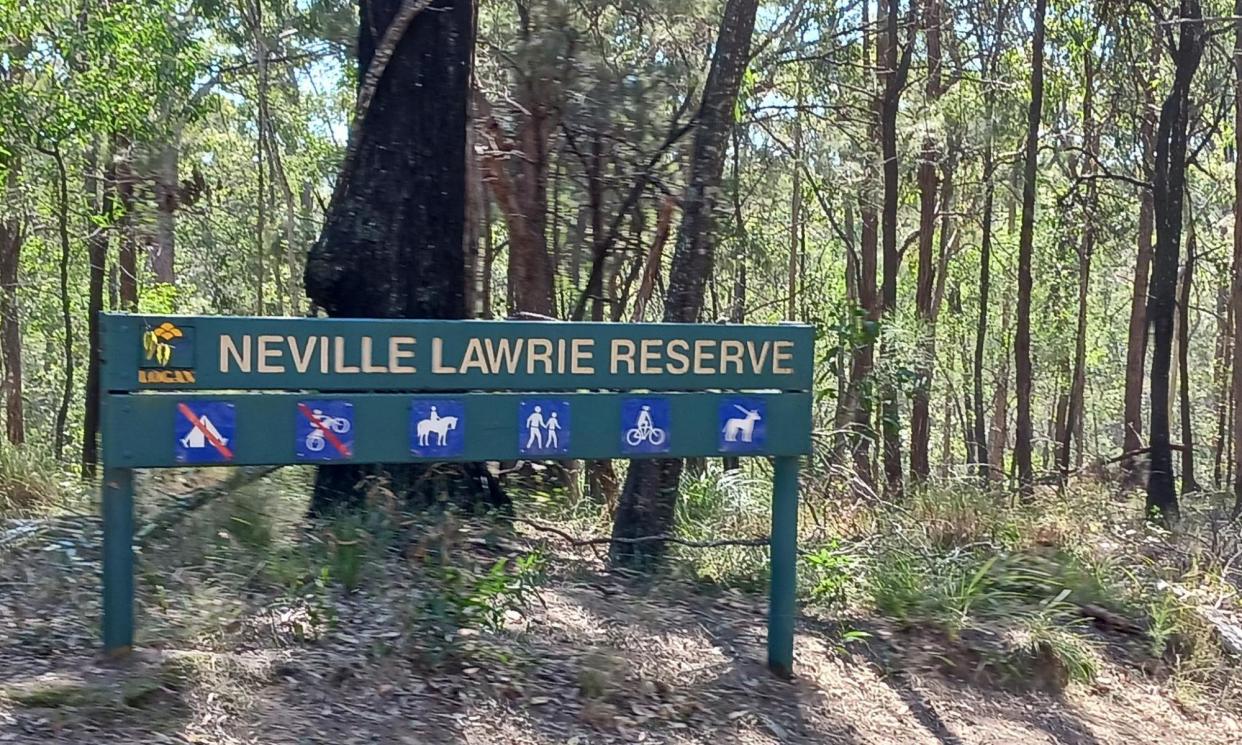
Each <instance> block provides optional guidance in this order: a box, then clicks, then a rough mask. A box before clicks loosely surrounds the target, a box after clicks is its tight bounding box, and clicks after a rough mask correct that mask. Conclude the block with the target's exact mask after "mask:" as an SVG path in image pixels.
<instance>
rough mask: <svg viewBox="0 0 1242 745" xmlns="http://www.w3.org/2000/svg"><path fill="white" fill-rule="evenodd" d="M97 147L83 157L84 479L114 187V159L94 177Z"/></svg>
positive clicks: (92, 439)
mask: <svg viewBox="0 0 1242 745" xmlns="http://www.w3.org/2000/svg"><path fill="white" fill-rule="evenodd" d="M100 150H101V148H100V145H99V142H98V140H97V141H96V142H95V143H94V144H93V145H91V148H90V150H89V151H88V153H87V157H86V179H85V182H86V183H85V186H86V196H87V199H88V200H89V201H90V207H91V212H92V217H93V218H94V219H91V220H87V223H86V231H87V236H88V237H87V239H86V252H87V262H88V263H89V265H90V267H89V278H88V280H87V293H86V297H87V299H86V307H87V318H86V329H87V344H88V349H89V352H88V357H87V361H86V391H85V394H86V411H85V415H84V419H83V427H82V430H83V432H82V473H83V474H84V475H86V476H94V475H95V466H96V464H97V463H98V462H99V440H98V437H99V363H100V362H101V360H100V358H99V314H100V313H101V312H102V311H103V301H104V271H105V268H106V266H107V262H108V233H109V230H108V229H105V228H104V227H102V226H101V225H100V224H99V222H100V221H102V220H105V219H107V218H108V217H110V216H111V214H112V205H113V194H114V193H115V192H114V189H115V184H116V165H115V163H116V162H115V160H114V159H113V158H112V157H111V153H110V152H108V151H105V152H106V153H108V155H107V159H108V166H107V168H106V169H105V171H104V173H105V176H104V182H103V184H102V187H101V185H100V184H99V182H98V179H97V177H96V176H95V173H96V169H98V168H99V155H100Z"/></svg>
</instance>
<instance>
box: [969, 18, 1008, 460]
mask: <svg viewBox="0 0 1242 745" xmlns="http://www.w3.org/2000/svg"><path fill="white" fill-rule="evenodd" d="M1007 9H1008V5H1005V4H1002V5H999V6H998V7H997V11H996V25H995V26H994V27H993V35H992V38H991V48H990V49H989V51H988V66H987V70H988V80H989V81H993V80H996V78H997V69H998V67H999V64H1000V56H1001V51H1002V41H1001V40H1002V38H1003V36H1004V32H1005V23H1006V20H1007V17H1008V16H1007V13H1006V12H1005V11H1006V10H1007ZM996 95H997V90H996V85H995V83H991V84H989V86H988V90H987V93H986V94H985V96H984V98H985V103H984V112H985V113H984V124H985V126H986V133H985V136H984V144H983V222H982V225H981V230H982V236H981V237H980V243H979V319H978V324H977V325H976V326H975V349H974V360H973V364H972V373H973V380H972V383H973V388H974V390H973V391H972V392H973V394H974V395H973V397H972V400H971V403H972V408H973V420H974V421H973V427H974V441H975V452H976V454H977V459H976V461H975V462H976V463H977V464H978V470H977V472H976V473H977V475H978V477H979V478H980V480H982V481H983V482H984V483H986V482H987V481H988V480H989V479H990V478H991V477H992V474H991V471H990V469H989V467H988V466H989V463H992V453H991V448H990V447H989V446H988V425H987V422H986V421H985V419H984V413H983V412H984V409H983V358H984V350H985V348H986V344H987V330H988V306H989V304H990V296H991V290H992V220H993V210H994V206H995V203H996V155H995V148H996V145H995V131H994V130H995V124H994V121H995V110H996V103H995V101H996ZM1002 361H1003V362H1002V364H1005V358H1004V357H1002ZM1002 452H1003V448H1002ZM997 465H1000V464H999V463H998V464H997Z"/></svg>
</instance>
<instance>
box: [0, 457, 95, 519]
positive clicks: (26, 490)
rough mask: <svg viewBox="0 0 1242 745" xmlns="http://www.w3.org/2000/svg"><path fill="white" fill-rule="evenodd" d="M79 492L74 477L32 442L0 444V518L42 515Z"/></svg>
mask: <svg viewBox="0 0 1242 745" xmlns="http://www.w3.org/2000/svg"><path fill="white" fill-rule="evenodd" d="M82 494H83V488H82V486H81V485H80V484H79V483H78V481H77V478H76V477H75V476H74V475H73V474H71V473H68V472H67V471H65V470H64V468H63V467H62V466H61V465H60V464H58V463H57V462H56V459H55V458H54V457H52V455H51V453H48V452H44V451H43V450H41V449H40V448H38V447H35V446H34V445H30V444H26V445H8V444H5V445H3V446H0V517H26V516H31V515H46V514H49V513H52V512H56V511H58V510H62V509H65V508H68V507H70V506H71V505H72V503H73V502H74V501H75V500H77V499H78V498H80V497H81V496H82Z"/></svg>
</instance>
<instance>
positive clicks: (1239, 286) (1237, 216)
mask: <svg viewBox="0 0 1242 745" xmlns="http://www.w3.org/2000/svg"><path fill="white" fill-rule="evenodd" d="M1233 15H1234V18H1235V19H1236V20H1235V21H1234V33H1235V37H1234V42H1233V70H1234V78H1235V79H1234V89H1233V112H1234V123H1233V153H1234V155H1233V276H1232V281H1231V283H1230V292H1229V305H1230V306H1231V307H1232V308H1233V376H1232V377H1233V397H1232V406H1233V418H1232V421H1231V428H1232V433H1233V436H1232V437H1231V438H1230V440H1231V441H1232V443H1233V462H1232V471H1233V495H1234V505H1233V515H1234V517H1235V518H1236V517H1237V516H1238V515H1240V514H1242V406H1240V405H1238V404H1239V401H1238V399H1239V397H1242V0H1235V3H1234V11H1233Z"/></svg>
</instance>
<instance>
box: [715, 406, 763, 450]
mask: <svg viewBox="0 0 1242 745" xmlns="http://www.w3.org/2000/svg"><path fill="white" fill-rule="evenodd" d="M733 408H735V409H737V410H738V411H740V412H742V413H743V414H745V415H746V416H744V417H734V418H732V419H729V420H726V421H725V426H724V438H725V442H737V441H738V440H739V439H740V440H741V441H742V442H750V440H751V438H752V437H754V436H755V422H757V421H759V420H760V419H762V418H763V417H761V416H760V415H759V412H758V411H757V410H755V411H752V410H750V409H744V408H742V407H741V406H738V405H737V404H734V405H733Z"/></svg>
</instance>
